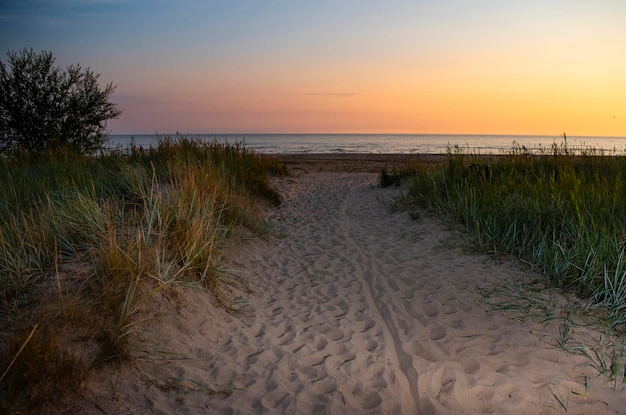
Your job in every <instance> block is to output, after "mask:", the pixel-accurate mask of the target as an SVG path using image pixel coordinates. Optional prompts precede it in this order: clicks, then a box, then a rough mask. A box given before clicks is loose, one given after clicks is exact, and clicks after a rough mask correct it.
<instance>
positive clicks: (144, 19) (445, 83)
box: [0, 0, 626, 136]
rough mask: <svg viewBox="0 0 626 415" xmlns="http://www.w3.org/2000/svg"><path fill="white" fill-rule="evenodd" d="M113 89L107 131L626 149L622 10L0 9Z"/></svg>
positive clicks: (148, 3)
mask: <svg viewBox="0 0 626 415" xmlns="http://www.w3.org/2000/svg"><path fill="white" fill-rule="evenodd" d="M25 47H28V48H30V47H32V48H34V49H35V50H37V51H40V50H49V51H52V52H53V53H54V55H55V56H56V58H57V64H58V65H60V66H67V65H69V64H72V63H80V64H81V65H83V66H89V67H91V68H92V69H93V70H94V71H95V72H97V73H100V74H101V78H100V80H101V82H102V84H104V83H108V82H113V83H114V84H115V85H117V89H116V91H115V94H114V95H113V98H112V100H113V101H114V102H116V103H118V104H119V106H120V107H121V108H122V109H123V110H124V113H123V115H122V116H121V117H120V118H119V119H117V120H113V121H110V122H109V127H110V128H111V130H112V133H113V134H141V133H148V134H151V133H155V132H159V133H163V134H169V133H174V132H176V131H180V132H181V133H191V134H193V133H255V132H259V133H263V132H268V133H272V132H276V133H278V132H284V133H307V132H312V133H331V132H335V133H424V134H436V133H442V134H546V135H559V134H561V133H562V132H567V134H568V135H570V136H573V135H612V136H626V1H624V0H594V1H590V0H562V1H554V0H524V1H518V0H510V1H508V0H465V1H464V0H414V1H409V0H384V1H383V0H379V1H369V0H362V1H357V0H343V1H342V0H337V1H330V0H314V1H286V0H285V1H280V0H277V1H269V0H268V1H262V0H257V1H236V0H232V1H211V0H14V1H7V0H0V52H1V53H2V54H1V55H0V56H1V58H0V59H2V61H5V62H6V54H5V53H6V51H8V50H19V49H22V48H25Z"/></svg>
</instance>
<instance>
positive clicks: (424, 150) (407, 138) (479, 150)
mask: <svg viewBox="0 0 626 415" xmlns="http://www.w3.org/2000/svg"><path fill="white" fill-rule="evenodd" d="M179 137H184V138H188V139H193V140H200V141H206V142H220V143H228V144H239V145H242V146H244V147H245V148H247V149H249V150H252V151H253V152H256V153H263V154H281V153H282V154H307V153H322V154H327V153H373V154H389V153H399V154H445V153H447V152H448V151H451V152H455V151H462V152H465V153H466V154H507V153H511V152H513V151H525V152H532V153H538V152H544V153H545V152H549V153H551V152H552V151H553V149H554V147H555V146H556V147H557V148H560V149H563V148H565V147H566V148H567V150H568V151H570V152H571V153H573V154H575V153H581V152H587V153H590V152H593V153H594V154H613V155H626V137H594V136H571V137H570V136H567V137H564V136H563V135H561V136H547V135H546V136H544V135H446V134H186V135H169V136H168V135H149V134H142V135H111V136H110V138H109V143H108V145H107V148H108V149H110V150H114V149H115V150H119V151H125V150H126V151H128V150H129V149H130V148H132V146H135V147H137V148H143V149H148V148H149V147H151V146H156V145H157V144H158V142H159V141H160V140H164V139H173V140H175V139H177V138H179Z"/></svg>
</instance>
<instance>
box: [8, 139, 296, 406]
mask: <svg viewBox="0 0 626 415" xmlns="http://www.w3.org/2000/svg"><path fill="white" fill-rule="evenodd" d="M268 171H269V172H275V173H285V171H284V167H283V166H281V165H279V164H277V163H276V162H274V161H273V160H271V159H269V158H264V157H261V156H257V155H255V154H252V153H250V152H249V151H247V150H246V149H245V148H242V147H240V146H237V145H234V146H233V145H222V144H218V143H209V144H203V143H201V142H199V141H194V140H191V139H185V138H181V139H178V140H170V139H163V140H161V141H160V143H159V144H158V146H157V147H156V148H153V149H150V150H147V151H145V152H144V151H141V152H139V151H133V152H132V154H130V155H128V156H119V155H108V156H103V157H100V158H90V157H85V156H77V155H76V153H75V152H71V151H70V152H62V151H59V152H57V153H55V154H51V155H50V156H49V157H47V158H41V157H38V158H37V159H34V160H33V159H28V158H26V159H21V160H9V159H2V160H0V322H1V324H2V327H3V330H2V333H1V334H0V335H1V337H0V350H1V351H2V353H1V355H0V368H1V370H2V372H3V373H1V374H0V396H2V398H1V399H0V408H4V409H5V410H7V409H8V410H15V411H24V410H25V411H27V412H28V411H33V410H37V408H35V407H33V406H32V405H35V404H36V403H39V404H44V405H45V404H48V403H50V401H51V400H55V399H58V398H59V396H63V395H66V392H67V391H69V390H73V389H76V388H79V387H80V385H81V382H82V381H83V380H84V379H85V377H86V376H87V375H88V374H89V372H90V371H92V370H93V369H94V368H97V367H99V366H100V365H102V364H105V363H107V362H118V361H120V360H124V359H128V358H130V357H132V347H131V346H132V336H131V335H130V334H132V331H133V323H134V320H133V318H134V316H135V315H136V312H137V310H138V308H139V307H140V306H141V305H142V303H144V302H145V300H147V299H149V298H153V297H154V295H155V293H157V292H159V291H161V290H163V289H166V288H167V287H169V286H172V285H174V284H179V283H181V282H184V283H185V284H187V285H188V284H192V285H197V286H202V287H205V288H206V289H209V290H211V291H212V292H213V293H214V294H215V298H216V299H217V301H218V302H219V303H220V304H221V305H223V306H225V307H231V308H232V307H233V303H232V302H231V301H230V300H231V299H230V298H229V297H228V290H227V289H226V288H227V287H228V286H229V284H239V285H240V286H242V285H245V284H244V283H243V282H241V281H238V280H237V279H236V277H234V276H231V275H228V274H226V273H225V272H222V271H221V270H220V256H221V250H222V249H223V242H224V239H225V238H226V237H227V235H228V234H229V231H230V230H231V229H232V228H233V227H235V226H244V227H246V228H249V229H251V230H253V231H254V232H257V233H260V234H262V233H263V232H264V231H265V227H264V224H263V223H262V221H261V220H260V219H259V217H258V215H257V208H256V207H255V206H256V202H255V201H256V200H258V199H259V198H263V199H265V200H269V201H270V202H271V203H273V204H278V203H280V196H279V195H278V194H277V193H276V192H275V191H274V190H273V189H272V188H271V186H270V184H269V180H268V176H267V173H268ZM233 310H234V308H233Z"/></svg>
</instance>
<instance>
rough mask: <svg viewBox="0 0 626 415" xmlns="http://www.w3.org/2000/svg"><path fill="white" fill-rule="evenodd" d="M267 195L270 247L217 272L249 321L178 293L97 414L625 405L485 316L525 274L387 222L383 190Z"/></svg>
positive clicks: (338, 177)
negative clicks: (497, 290) (493, 291)
mask: <svg viewBox="0 0 626 415" xmlns="http://www.w3.org/2000/svg"><path fill="white" fill-rule="evenodd" d="M276 185H277V187H278V188H279V190H280V191H281V192H282V194H283V195H284V196H285V203H284V204H283V206H282V207H281V208H280V209H277V210H273V211H271V212H270V213H269V215H270V221H271V222H272V224H273V225H274V226H275V227H276V229H277V230H278V232H279V233H280V234H281V235H282V237H280V238H275V239H272V240H271V241H269V243H259V242H258V241H256V242H254V243H251V242H247V243H244V244H243V248H242V249H241V250H240V251H239V252H237V253H236V256H235V261H234V262H233V263H232V264H231V265H230V268H231V269H232V271H233V272H236V273H239V274H241V275H242V276H245V277H246V278H247V279H248V280H249V281H250V282H251V284H252V286H253V287H254V289H255V293H253V294H251V295H249V296H248V297H245V298H241V299H240V302H241V303H242V304H247V303H249V304H250V305H249V306H248V307H249V308H250V309H251V310H253V313H252V314H251V315H249V316H246V317H232V316H228V315H227V314H225V313H224V312H221V311H216V310H215V308H214V307H213V305H212V304H211V303H210V302H209V301H207V299H206V295H205V294H204V293H202V292H200V291H198V290H188V291H183V293H184V295H185V297H186V302H187V306H185V307H184V308H182V309H181V310H178V311H175V310H173V311H171V312H164V311H162V313H164V315H162V316H160V317H159V318H160V320H159V322H160V323H159V327H160V331H159V329H158V328H155V327H154V325H152V326H150V327H151V328H148V329H146V330H148V331H150V332H153V333H155V334H154V336H153V337H152V338H151V339H152V340H147V341H146V342H145V343H144V345H143V346H142V347H143V348H144V350H145V352H146V358H145V359H141V360H139V361H138V362H136V364H135V366H134V367H133V368H131V369H126V370H124V371H122V374H121V375H120V376H118V377H116V378H115V380H114V381H111V383H110V384H108V385H103V386H101V388H100V394H101V395H100V397H97V396H96V397H95V398H94V399H95V401H97V402H98V408H99V412H107V413H113V412H115V413H142V412H151V413H212V414H248V413H256V414H264V413H267V414H273V413H282V414H363V413H368V414H369V413H371V414H474V413H496V414H552V413H565V410H564V409H563V408H562V407H561V406H560V404H559V402H558V400H557V398H556V396H562V397H563V398H564V399H563V401H564V402H565V403H566V405H567V407H568V412H567V413H569V414H572V413H573V414H582V413H585V414H604V413H622V411H623V410H624V408H626V393H625V392H624V391H623V390H622V388H621V387H620V389H619V390H618V391H617V393H613V389H612V388H611V386H610V385H606V384H605V383H604V382H603V381H602V379H600V378H596V377H595V376H596V372H595V371H594V369H592V368H591V367H590V366H589V360H588V359H587V358H584V357H582V356H576V355H573V354H571V353H566V352H564V351H562V350H560V349H558V348H556V347H554V346H553V345H554V343H555V340H554V339H555V337H557V335H558V330H559V327H558V323H554V324H548V325H543V324H539V323H534V322H531V321H527V322H522V323H519V322H516V321H515V320H513V319H512V317H513V315H511V314H509V313H503V312H501V313H494V312H488V311H487V310H488V307H487V306H486V305H485V304H484V302H483V298H482V297H481V296H480V295H479V294H478V293H477V290H476V286H484V287H491V286H499V285H503V284H505V283H510V282H511V281H513V280H515V279H524V278H528V277H529V276H528V275H525V274H523V273H521V272H520V271H519V269H518V267H517V266H516V265H515V264H511V263H499V262H496V261H494V260H492V259H490V258H489V257H487V256H483V255H477V254H468V253H467V249H466V246H467V244H466V243H465V241H463V240H462V239H461V238H459V237H458V236H456V237H455V236H454V234H451V233H449V232H447V231H445V230H444V229H443V228H442V226H441V225H440V224H439V223H438V221H436V220H434V219H429V218H425V219H423V220H420V221H417V222H415V221H411V220H410V218H409V217H408V215H407V214H405V213H390V212H389V210H388V209H387V208H386V207H385V206H384V205H383V204H381V203H380V201H379V198H380V196H381V195H382V196H383V197H386V198H390V197H391V196H392V195H393V194H395V193H396V192H397V190H396V189H378V188H376V175H375V174H369V173H310V174H302V175H300V176H299V177H297V178H284V179H278V181H277V183H276ZM580 330H582V329H580ZM581 333H582V334H585V335H588V336H595V335H598V336H599V334H598V333H595V332H582V331H581ZM148 338H150V337H149V336H148ZM156 342H158V343H159V344H158V345H157V344H156ZM150 345H151V346H150ZM161 355H162V357H159V356H161ZM586 377H587V378H590V379H591V381H590V384H589V390H588V392H585V388H584V384H585V379H586ZM111 388H113V393H112V392H111ZM233 388H234V389H233ZM209 389H211V390H216V389H228V390H232V394H230V395H227V396H222V395H210V394H208V393H207V392H208V391H209ZM572 392H573V393H572ZM585 395H586V396H585ZM110 396H113V400H112V401H111V402H109V401H110ZM96 412H98V411H94V413H96Z"/></svg>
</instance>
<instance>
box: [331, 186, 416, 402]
mask: <svg viewBox="0 0 626 415" xmlns="http://www.w3.org/2000/svg"><path fill="white" fill-rule="evenodd" d="M357 190H360V187H358V188H352V189H351V190H350V192H348V193H347V194H346V196H345V198H344V200H343V202H342V203H341V207H340V209H339V223H340V224H341V225H340V226H341V231H342V234H343V236H344V238H345V239H346V241H347V242H348V243H349V244H350V245H352V246H353V247H354V249H355V250H356V252H358V255H359V257H360V258H352V261H354V262H355V263H357V264H362V265H361V266H360V268H361V272H358V273H357V275H360V277H359V279H360V280H361V281H362V286H363V288H365V289H366V291H365V292H366V296H367V300H368V303H369V304H370V306H371V307H372V309H373V310H376V311H377V313H378V314H379V316H380V318H379V319H378V321H379V322H380V324H381V326H382V328H383V332H384V337H385V339H386V341H387V342H388V343H389V344H391V345H393V351H392V352H393V353H388V359H389V361H390V362H391V363H392V364H393V365H395V366H397V367H399V368H400V371H401V373H402V374H403V379H402V381H401V383H402V386H403V388H402V389H403V390H410V391H411V397H412V399H410V400H406V399H402V400H401V403H400V405H401V413H403V414H409V413H410V414H414V413H418V411H417V408H418V407H419V392H418V389H417V385H418V373H417V371H416V370H415V367H414V366H413V358H412V357H411V355H410V354H409V353H407V352H405V351H404V349H403V348H402V340H401V339H400V336H399V334H398V328H397V327H396V325H395V324H394V319H393V318H392V313H391V311H390V310H389V308H388V307H387V306H386V304H385V302H384V301H378V300H377V298H380V297H377V296H375V295H374V293H375V291H376V288H375V284H376V283H377V282H378V283H385V282H386V281H384V280H385V278H384V276H383V274H382V273H381V271H380V265H379V263H378V261H377V259H376V258H373V257H372V256H371V255H368V254H367V252H365V250H364V249H363V247H362V246H361V244H359V243H358V242H357V241H356V240H355V239H354V237H353V236H352V234H351V229H352V227H354V226H357V225H355V224H354V220H353V219H352V216H351V215H350V214H349V213H348V210H349V207H350V202H351V200H352V199H354V197H355V194H356V192H357Z"/></svg>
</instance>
